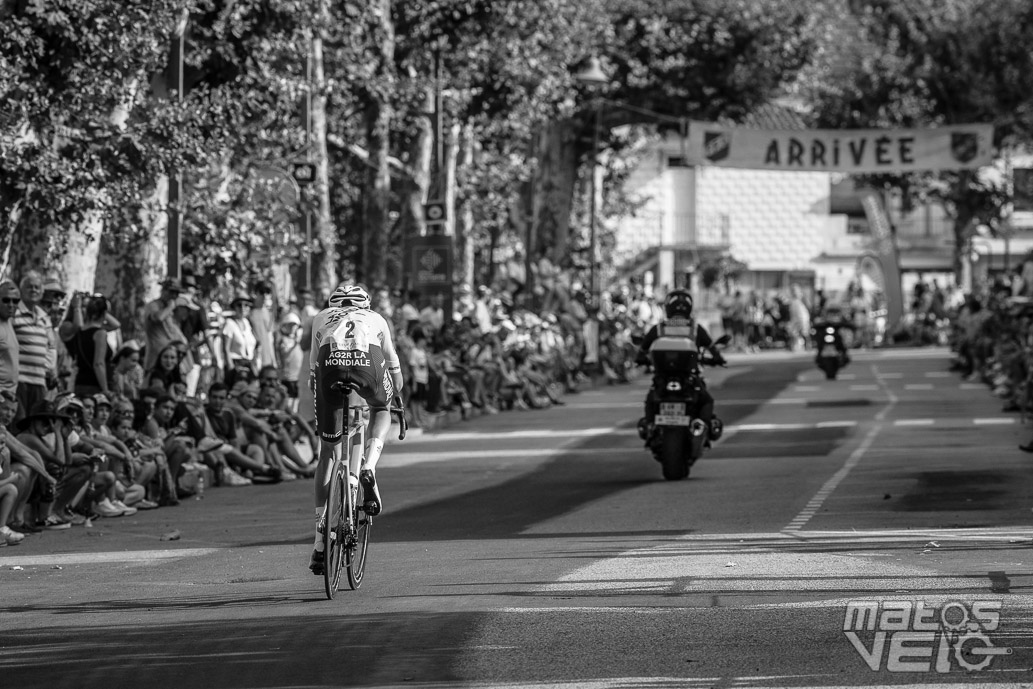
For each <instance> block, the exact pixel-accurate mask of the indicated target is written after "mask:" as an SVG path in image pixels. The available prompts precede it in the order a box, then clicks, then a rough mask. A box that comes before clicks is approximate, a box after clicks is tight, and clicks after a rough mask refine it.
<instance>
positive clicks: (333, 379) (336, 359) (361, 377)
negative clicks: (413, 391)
mask: <svg viewBox="0 0 1033 689" xmlns="http://www.w3.org/2000/svg"><path fill="white" fill-rule="evenodd" d="M335 383H348V384H351V385H354V386H355V392H356V394H357V395H359V396H360V397H362V399H364V400H366V404H368V405H369V407H370V409H371V410H372V411H374V412H376V411H382V410H385V409H387V408H388V405H389V402H390V400H391V398H392V397H394V385H393V384H392V382H391V376H390V374H389V373H388V371H387V365H386V363H385V360H384V353H383V351H381V349H380V348H379V347H370V350H369V352H363V351H361V350H352V351H344V350H339V349H338V350H335V349H333V345H332V344H325V345H323V346H322V347H320V348H319V358H318V359H317V361H316V370H315V388H316V389H315V391H314V395H313V401H314V403H315V408H316V410H315V411H316V432H317V433H319V437H320V438H322V439H323V440H325V441H327V442H330V443H336V442H338V441H340V440H341V438H342V437H343V435H344V410H345V407H347V406H348V396H347V394H346V393H345V392H342V391H341V390H337V389H335V388H334V384H335Z"/></svg>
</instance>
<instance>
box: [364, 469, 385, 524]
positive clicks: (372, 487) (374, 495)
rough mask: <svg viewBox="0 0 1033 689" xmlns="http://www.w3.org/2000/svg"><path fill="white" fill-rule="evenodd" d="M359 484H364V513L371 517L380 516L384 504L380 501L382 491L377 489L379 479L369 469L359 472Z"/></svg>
mask: <svg viewBox="0 0 1033 689" xmlns="http://www.w3.org/2000/svg"><path fill="white" fill-rule="evenodd" d="M359 483H360V484H362V494H363V495H364V496H365V502H363V504H362V511H363V512H365V513H366V514H368V515H369V516H371V517H375V516H377V515H378V514H380V511H381V510H382V509H383V508H384V503H383V501H381V499H380V491H379V490H378V489H377V478H376V476H374V475H373V472H372V471H370V470H369V469H363V470H362V471H361V472H359Z"/></svg>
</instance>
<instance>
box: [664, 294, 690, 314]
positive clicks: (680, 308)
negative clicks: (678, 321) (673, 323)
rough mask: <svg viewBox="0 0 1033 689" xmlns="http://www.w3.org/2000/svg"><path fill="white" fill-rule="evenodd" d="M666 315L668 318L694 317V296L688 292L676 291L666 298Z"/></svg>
mask: <svg viewBox="0 0 1033 689" xmlns="http://www.w3.org/2000/svg"><path fill="white" fill-rule="evenodd" d="M664 313H666V314H667V317H668V318H672V317H675V316H679V317H681V318H689V317H691V316H692V295H691V294H689V292H688V290H684V289H674V290H671V291H670V292H668V293H667V296H666V297H664Z"/></svg>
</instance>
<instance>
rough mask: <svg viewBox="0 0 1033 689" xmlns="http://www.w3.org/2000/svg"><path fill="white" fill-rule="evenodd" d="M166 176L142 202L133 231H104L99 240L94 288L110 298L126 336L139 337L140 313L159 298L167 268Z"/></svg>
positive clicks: (112, 307)
mask: <svg viewBox="0 0 1033 689" xmlns="http://www.w3.org/2000/svg"><path fill="white" fill-rule="evenodd" d="M167 199H168V178H167V177H165V176H162V177H161V178H159V180H158V183H157V184H156V185H155V187H154V189H153V190H152V192H151V194H150V197H149V199H148V200H147V202H146V203H144V204H143V208H142V209H141V211H140V214H139V217H138V222H137V224H138V225H139V226H140V227H141V228H145V230H144V231H142V232H138V233H136V232H134V233H132V234H127V233H120V232H117V231H112V232H107V233H105V235H104V236H103V237H102V238H101V240H100V242H99V256H98V260H97V271H96V275H97V279H96V284H95V289H96V290H97V291H98V292H100V293H102V294H104V295H105V296H107V297H108V299H110V301H111V307H110V308H111V313H112V314H113V315H114V316H115V318H117V319H118V320H119V321H120V322H121V323H122V335H123V337H124V338H125V339H129V338H132V337H142V333H141V332H140V325H141V323H142V318H141V314H142V311H143V307H144V306H145V305H146V304H147V302H149V301H152V300H154V299H156V298H157V297H158V292H159V291H160V288H159V287H158V285H159V283H160V281H161V279H162V277H164V275H165V269H166V246H165V237H166V229H167V228H168V215H167V214H166V213H165V212H164V210H163V209H164V207H165V204H166V202H167Z"/></svg>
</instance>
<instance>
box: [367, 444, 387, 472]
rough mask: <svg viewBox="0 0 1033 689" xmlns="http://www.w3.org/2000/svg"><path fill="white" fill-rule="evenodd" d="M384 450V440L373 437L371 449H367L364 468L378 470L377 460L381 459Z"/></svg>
mask: <svg viewBox="0 0 1033 689" xmlns="http://www.w3.org/2000/svg"><path fill="white" fill-rule="evenodd" d="M383 451H384V441H383V440H381V439H380V438H373V439H372V440H370V441H369V450H367V451H366V461H365V463H364V464H363V465H362V468H363V469H370V470H373V471H374V472H375V471H376V467H377V462H378V461H379V460H380V453H381V452H383Z"/></svg>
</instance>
